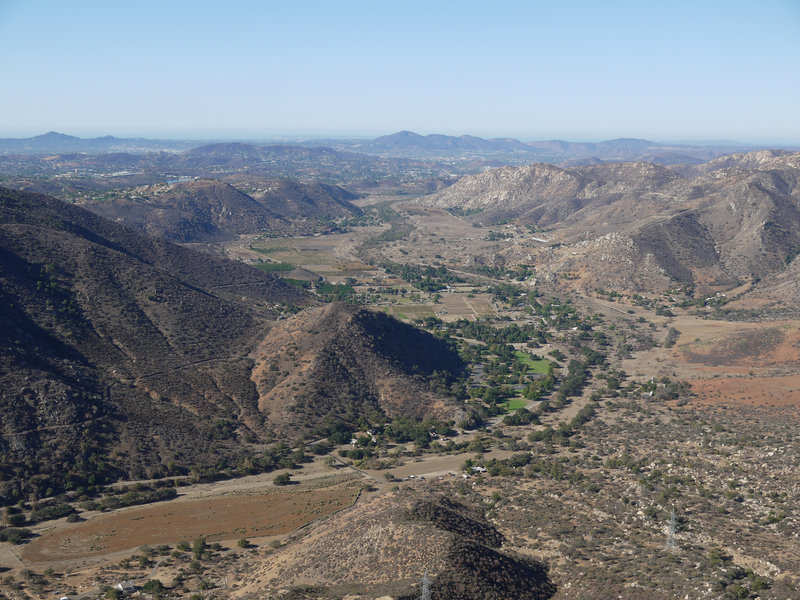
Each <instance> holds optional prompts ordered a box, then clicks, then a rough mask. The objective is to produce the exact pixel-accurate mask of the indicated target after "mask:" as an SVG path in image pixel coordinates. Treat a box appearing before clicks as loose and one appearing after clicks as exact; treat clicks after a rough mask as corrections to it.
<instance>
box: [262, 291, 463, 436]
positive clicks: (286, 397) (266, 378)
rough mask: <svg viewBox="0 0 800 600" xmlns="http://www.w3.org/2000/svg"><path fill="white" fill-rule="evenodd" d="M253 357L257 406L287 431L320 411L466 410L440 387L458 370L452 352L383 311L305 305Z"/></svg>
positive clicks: (306, 427)
mask: <svg viewBox="0 0 800 600" xmlns="http://www.w3.org/2000/svg"><path fill="white" fill-rule="evenodd" d="M257 356H258V359H257V365H256V368H255V370H254V372H253V379H254V381H255V382H256V387H257V389H258V394H259V408H260V409H261V411H262V412H263V413H265V415H266V418H267V419H268V421H269V423H270V425H271V426H273V427H274V428H275V429H277V430H278V431H282V432H284V433H286V434H290V435H309V434H311V433H312V432H313V430H314V426H315V424H316V423H318V422H319V420H320V419H321V418H322V417H326V416H329V417H334V418H337V419H343V420H345V421H349V422H352V421H354V415H358V414H363V415H373V419H375V418H376V417H375V415H384V416H387V417H390V418H392V417H400V416H404V417H415V418H418V419H428V418H439V419H444V420H449V419H455V420H460V419H463V418H464V417H465V416H466V415H465V413H464V409H463V408H462V407H460V406H457V405H456V404H454V403H453V402H452V401H451V400H450V399H449V395H448V394H447V391H446V389H445V390H444V391H443V390H442V389H441V384H443V383H444V384H446V383H447V379H448V378H449V377H450V376H451V375H450V374H452V373H459V372H461V371H462V370H463V368H464V365H463V363H462V362H461V360H460V359H459V358H458V355H457V354H455V352H453V351H452V350H451V349H450V348H448V346H447V345H446V344H445V343H444V342H443V341H442V340H440V339H438V338H435V337H433V336H431V335H429V334H427V333H425V332H423V331H420V330H418V329H416V328H414V327H411V326H410V325H405V324H403V323H401V322H399V321H397V320H395V319H393V318H391V317H388V316H386V315H384V314H383V313H377V312H372V311H369V310H365V309H360V308H357V307H353V306H348V305H340V304H333V305H329V306H325V307H322V308H317V309H311V310H307V311H304V312H303V313H301V314H298V315H296V316H295V317H293V318H292V319H290V320H289V321H287V322H285V323H282V324H281V325H279V326H277V327H275V328H274V329H273V330H272V331H271V332H270V335H269V338H268V339H267V340H265V341H264V343H263V344H262V345H261V347H260V348H259V349H258V352H257ZM435 383H438V384H439V385H438V386H437V385H435Z"/></svg>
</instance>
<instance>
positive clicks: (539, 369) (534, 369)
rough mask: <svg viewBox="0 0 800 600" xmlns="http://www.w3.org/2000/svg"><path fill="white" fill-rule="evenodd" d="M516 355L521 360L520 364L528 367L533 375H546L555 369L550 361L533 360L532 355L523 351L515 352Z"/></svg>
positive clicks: (544, 359)
mask: <svg viewBox="0 0 800 600" xmlns="http://www.w3.org/2000/svg"><path fill="white" fill-rule="evenodd" d="M514 355H515V356H516V357H517V358H518V359H519V360H520V362H522V363H524V364H526V365H528V369H529V371H530V372H531V373H542V374H543V375H546V374H547V373H549V372H550V371H551V370H552V368H553V367H552V365H551V364H550V361H549V360H547V359H546V358H542V359H539V360H533V359H532V358H531V355H530V354H528V353H527V352H523V351H522V350H517V351H516V352H514Z"/></svg>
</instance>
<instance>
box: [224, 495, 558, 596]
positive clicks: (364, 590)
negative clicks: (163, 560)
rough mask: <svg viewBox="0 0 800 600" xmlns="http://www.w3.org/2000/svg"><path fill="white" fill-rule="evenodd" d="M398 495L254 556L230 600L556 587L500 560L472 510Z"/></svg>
mask: <svg viewBox="0 0 800 600" xmlns="http://www.w3.org/2000/svg"><path fill="white" fill-rule="evenodd" d="M421 496H422V497H420V495H414V496H411V495H408V496H406V495H405V494H402V493H397V494H393V495H383V496H378V497H375V498H373V499H371V500H369V501H366V502H362V503H359V504H358V505H357V506H355V507H354V508H353V509H351V510H349V511H345V512H343V513H340V514H339V515H337V516H335V517H333V518H331V519H330V520H328V521H325V522H321V523H319V524H317V525H315V526H314V527H313V528H312V529H311V530H310V531H309V533H308V534H307V535H306V536H305V537H304V538H303V539H302V542H297V543H293V544H288V545H286V546H283V547H281V548H280V549H279V550H276V551H273V552H270V553H268V554H265V553H260V554H259V555H258V556H257V557H256V558H255V559H254V560H252V562H251V566H250V568H249V570H248V572H245V573H244V574H243V577H242V585H241V586H240V588H239V589H238V590H237V591H236V592H235V596H234V597H236V598H246V599H250V598H263V597H265V595H266V596H268V597H275V598H277V597H281V598H329V597H333V598H341V597H344V595H345V594H346V593H348V592H349V593H351V594H358V597H360V598H379V597H387V596H388V597H390V598H396V599H403V600H412V599H414V600H416V599H417V598H419V597H420V594H421V587H422V580H423V577H424V576H425V574H426V573H427V574H428V580H429V589H430V592H431V597H432V598H438V599H441V600H508V599H509V598H515V599H518V600H540V599H542V600H543V599H545V598H549V597H551V596H552V595H553V594H554V593H555V586H554V585H553V584H552V583H551V582H550V580H549V578H548V574H547V568H546V567H545V566H544V565H542V564H541V563H540V562H538V561H536V560H533V559H531V558H528V557H523V556H519V555H515V554H511V553H509V552H505V551H503V550H502V544H503V541H504V539H503V536H502V535H501V534H500V533H499V532H498V531H497V530H496V529H495V528H494V527H493V526H492V525H491V524H490V523H489V522H488V521H487V520H486V518H485V517H484V515H483V512H482V511H481V510H480V509H477V508H476V507H474V506H469V505H466V504H463V503H461V502H456V501H454V500H451V499H450V498H447V497H443V496H433V495H429V496H426V495H424V494H422V495H421Z"/></svg>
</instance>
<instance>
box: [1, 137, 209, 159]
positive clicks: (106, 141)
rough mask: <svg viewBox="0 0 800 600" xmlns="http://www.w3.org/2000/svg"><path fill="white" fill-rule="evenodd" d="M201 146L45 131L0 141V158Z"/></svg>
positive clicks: (172, 141)
mask: <svg viewBox="0 0 800 600" xmlns="http://www.w3.org/2000/svg"><path fill="white" fill-rule="evenodd" d="M200 144H201V143H200V142H197V141H196V140H195V141H189V140H153V139H146V138H117V137H114V136H111V135H106V136H103V137H96V138H79V137H75V136H72V135H66V134H63V133H58V132H57V131H48V132H47V133H45V134H42V135H37V136H34V137H30V138H0V154H56V153H62V152H86V153H87V154H101V153H105V152H155V151H159V150H168V151H179V150H186V149H188V148H194V147H195V146H199V145H200Z"/></svg>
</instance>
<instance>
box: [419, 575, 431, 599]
mask: <svg viewBox="0 0 800 600" xmlns="http://www.w3.org/2000/svg"><path fill="white" fill-rule="evenodd" d="M420 600H431V580H430V579H429V578H428V569H425V575H423V576H422V596H420Z"/></svg>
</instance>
